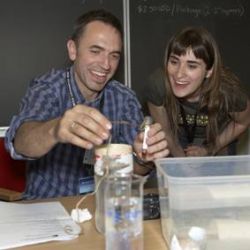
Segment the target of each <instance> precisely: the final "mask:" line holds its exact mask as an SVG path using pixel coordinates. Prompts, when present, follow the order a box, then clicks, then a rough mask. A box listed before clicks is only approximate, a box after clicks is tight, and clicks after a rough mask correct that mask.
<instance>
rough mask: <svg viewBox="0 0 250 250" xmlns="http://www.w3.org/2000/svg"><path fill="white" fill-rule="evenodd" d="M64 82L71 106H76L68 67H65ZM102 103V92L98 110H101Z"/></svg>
mask: <svg viewBox="0 0 250 250" xmlns="http://www.w3.org/2000/svg"><path fill="white" fill-rule="evenodd" d="M66 84H67V88H68V92H69V98H70V100H71V104H72V107H74V106H76V100H75V97H74V95H73V90H72V86H71V84H70V68H68V69H67V71H66ZM103 105H104V93H103V94H102V97H101V100H100V103H99V110H100V111H101V112H102V111H103Z"/></svg>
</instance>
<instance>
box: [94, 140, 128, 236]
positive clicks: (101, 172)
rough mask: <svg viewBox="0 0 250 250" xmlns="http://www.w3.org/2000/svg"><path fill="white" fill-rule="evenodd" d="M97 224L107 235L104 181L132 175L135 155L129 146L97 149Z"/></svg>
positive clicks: (103, 146)
mask: <svg viewBox="0 0 250 250" xmlns="http://www.w3.org/2000/svg"><path fill="white" fill-rule="evenodd" d="M95 159H96V161H95V166H94V171H95V189H96V195H95V202H96V203H95V205H96V210H95V224H96V229H97V230H98V231H99V232H100V233H103V234H104V233H105V220H104V189H105V182H104V179H105V178H106V177H107V176H109V175H112V174H114V173H119V174H125V173H126V174H132V172H133V153H132V146H131V145H128V144H105V145H102V146H99V147H97V148H96V149H95Z"/></svg>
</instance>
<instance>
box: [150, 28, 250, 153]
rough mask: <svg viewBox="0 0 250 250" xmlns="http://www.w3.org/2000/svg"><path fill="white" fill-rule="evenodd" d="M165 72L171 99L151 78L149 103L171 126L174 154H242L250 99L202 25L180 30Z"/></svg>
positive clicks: (168, 127)
mask: <svg viewBox="0 0 250 250" xmlns="http://www.w3.org/2000/svg"><path fill="white" fill-rule="evenodd" d="M162 72H163V74H164V75H165V77H164V79H165V89H164V91H165V98H164V99H163V98H162V91H163V88H162V87H159V86H158V87H156V86H155V85H154V84H152V82H151V84H150V86H149V88H150V90H149V91H147V92H148V93H149V94H148V97H147V102H148V107H149V111H150V113H151V115H152V116H153V118H154V119H155V120H156V121H158V122H160V123H161V124H162V125H163V127H164V128H165V132H166V133H167V139H168V143H169V148H170V151H171V154H172V155H173V156H206V155H217V154H230V155H232V154H236V140H237V138H238V137H239V136H240V135H241V134H242V133H243V132H244V131H245V130H246V129H247V128H248V126H249V123H250V102H249V98H248V96H247V95H246V93H245V92H244V91H243V90H242V88H241V86H240V82H239V79H238V78H237V77H236V76H235V75H234V74H233V73H232V72H231V71H230V70H229V69H227V68H225V67H224V66H223V63H222V59H221V55H220V52H219V49H218V46H217V43H216V41H215V40H214V38H213V37H212V35H211V34H210V33H209V32H208V31H207V30H206V29H204V28H202V27H187V28H185V29H183V30H181V31H180V32H179V33H177V34H175V35H174V36H173V37H172V38H171V39H170V41H169V43H168V44H167V47H166V52H165V58H164V69H163V71H162ZM155 84H157V83H155ZM158 84H161V83H158ZM157 91H158V93H157ZM158 97H159V98H158ZM159 99H161V100H160V101H159Z"/></svg>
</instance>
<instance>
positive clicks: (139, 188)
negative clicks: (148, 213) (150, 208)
mask: <svg viewBox="0 0 250 250" xmlns="http://www.w3.org/2000/svg"><path fill="white" fill-rule="evenodd" d="M104 182H105V183H106V185H105V196H104V199H105V245H106V250H111V249H112V250H116V249H117V250H118V249H129V250H142V249H143V184H144V182H145V178H143V177H142V176H138V175H133V174H119V175H113V176H108V177H107V178H106V179H105V180H104Z"/></svg>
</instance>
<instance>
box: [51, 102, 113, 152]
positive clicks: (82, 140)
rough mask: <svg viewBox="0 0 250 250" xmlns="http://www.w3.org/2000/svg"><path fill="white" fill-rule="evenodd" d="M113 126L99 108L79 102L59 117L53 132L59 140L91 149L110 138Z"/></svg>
mask: <svg viewBox="0 0 250 250" xmlns="http://www.w3.org/2000/svg"><path fill="white" fill-rule="evenodd" d="M111 127H112V124H111V122H110V121H109V120H108V119H107V118H106V117H105V116H104V115H102V114H101V113H100V112H99V111H98V110H97V109H95V108H91V107H88V106H85V105H80V104H79V105H76V106H75V107H74V108H72V109H70V110H67V111H66V112H65V113H64V115H63V116H62V117H61V118H60V119H58V122H57V124H56V126H55V128H54V131H53V132H54V133H53V134H54V136H55V138H56V139H57V141H58V142H62V143H71V144H74V145H76V146H79V147H82V148H86V149H91V148H92V147H93V146H94V145H100V144H102V143H103V141H104V140H106V139H108V137H109V135H110V129H111Z"/></svg>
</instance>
